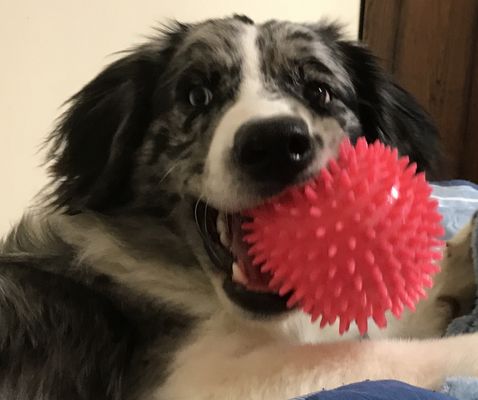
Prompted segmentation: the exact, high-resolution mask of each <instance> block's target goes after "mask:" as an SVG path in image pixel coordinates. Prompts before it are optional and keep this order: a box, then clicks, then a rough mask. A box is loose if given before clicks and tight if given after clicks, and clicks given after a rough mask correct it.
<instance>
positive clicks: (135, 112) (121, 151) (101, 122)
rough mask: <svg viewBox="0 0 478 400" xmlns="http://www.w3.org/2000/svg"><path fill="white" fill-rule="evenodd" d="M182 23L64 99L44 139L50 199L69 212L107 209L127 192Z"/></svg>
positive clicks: (122, 201) (120, 201)
mask: <svg viewBox="0 0 478 400" xmlns="http://www.w3.org/2000/svg"><path fill="white" fill-rule="evenodd" d="M185 29H186V28H185V26H183V25H180V24H176V25H174V27H173V28H170V29H169V30H167V31H163V32H162V33H163V35H162V38H156V39H155V41H154V42H153V43H152V44H151V45H149V46H143V47H140V48H138V49H136V50H135V51H133V52H131V53H130V54H129V55H127V56H125V57H124V58H122V59H120V60H118V61H116V62H114V63H113V64H111V65H110V66H108V67H107V68H106V69H105V70H103V71H102V72H101V73H100V74H99V75H98V76H97V77H96V78H94V79H93V80H92V81H91V82H90V83H88V84H87V85H86V86H85V87H84V88H83V89H81V90H80V91H79V92H78V93H77V94H76V95H74V96H73V97H72V98H71V99H70V100H69V108H68V110H67V111H66V112H65V113H64V115H63V116H62V118H61V119H60V121H59V124H58V126H57V128H56V130H55V131H54V132H53V134H52V135H51V137H50V140H49V142H50V143H51V144H52V148H51V150H50V153H49V159H50V161H51V166H50V174H51V176H52V178H53V183H54V185H55V191H54V193H53V194H52V203H53V205H55V206H56V207H58V208H64V209H65V211H66V212H68V213H76V212H81V211H82V210H84V209H91V210H95V211H106V210H108V209H111V208H113V207H115V206H118V205H120V204H123V203H124V202H126V201H127V200H128V199H129V198H130V197H131V195H132V193H131V190H130V187H129V178H130V175H131V172H132V167H133V165H132V164H133V161H134V154H135V150H136V149H137V148H138V147H139V146H140V145H141V143H142V140H143V137H144V135H145V133H146V131H147V129H148V127H149V125H150V123H151V120H152V112H153V106H154V105H153V101H152V99H153V97H154V96H155V93H154V92H155V89H156V87H157V84H158V82H159V80H160V79H161V78H160V76H161V72H162V71H163V70H164V68H165V65H166V64H167V62H168V59H169V58H170V57H171V53H172V51H173V48H174V45H175V43H177V40H178V38H177V36H178V35H180V33H182V32H184V31H185ZM159 43H161V48H159V47H160V45H159Z"/></svg>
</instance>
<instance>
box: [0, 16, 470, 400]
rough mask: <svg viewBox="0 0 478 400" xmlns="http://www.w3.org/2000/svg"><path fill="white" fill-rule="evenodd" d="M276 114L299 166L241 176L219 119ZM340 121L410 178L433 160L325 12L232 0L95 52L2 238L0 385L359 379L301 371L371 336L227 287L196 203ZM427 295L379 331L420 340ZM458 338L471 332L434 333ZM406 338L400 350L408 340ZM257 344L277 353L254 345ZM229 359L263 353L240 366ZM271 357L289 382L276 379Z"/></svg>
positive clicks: (215, 199)
mask: <svg viewBox="0 0 478 400" xmlns="http://www.w3.org/2000/svg"><path fill="white" fill-rule="evenodd" d="M277 119H280V121H282V122H283V121H284V119H285V120H286V123H287V124H290V123H291V122H290V121H292V120H293V123H296V122H295V121H296V120H297V119H300V120H301V121H302V122H301V125H300V127H301V129H302V130H304V131H305V132H306V133H305V136H306V137H307V139H306V140H305V142H304V138H302V139H301V142H300V143H306V146H308V147H310V149H312V150H311V151H308V154H309V153H310V154H309V155H308V157H309V159H308V162H307V165H304V166H303V167H301V169H300V171H299V172H297V173H294V174H293V175H292V174H288V170H287V169H284V170H281V174H280V176H276V177H274V182H271V181H269V180H268V179H264V178H263V175H261V174H262V172H263V171H262V172H261V171H257V170H254V172H253V174H254V176H253V177H251V176H252V175H251V171H250V170H247V171H246V172H245V169H244V168H242V167H243V165H242V164H240V163H239V162H238V161H237V159H236V158H235V156H231V154H230V153H231V152H233V150H231V149H234V148H235V146H236V142H237V138H236V136H237V135H236V134H237V132H239V131H240V130H241V128H242V127H243V126H246V125H247V124H250V123H251V121H252V123H255V122H256V121H266V122H267V121H271V120H273V121H274V122H273V123H277V124H278V123H279V122H277V121H276V120H277ZM282 122H280V123H282ZM268 123H269V122H268ZM247 126H250V125H247ZM274 126H279V125H274ZM280 126H282V125H280ZM345 135H349V136H350V137H352V139H354V138H356V137H358V136H361V135H365V136H366V137H367V138H368V139H369V140H370V141H373V140H375V139H380V140H382V141H384V142H386V143H389V144H392V145H394V146H396V147H398V149H399V151H400V152H401V153H402V154H406V155H408V156H409V157H410V159H411V160H412V161H415V162H417V164H418V166H419V168H420V169H421V170H424V171H427V173H428V174H429V176H432V174H433V173H434V171H435V168H436V165H437V158H438V157H437V155H438V153H439V152H438V149H437V135H436V131H435V128H434V127H433V124H432V123H431V121H430V119H429V117H428V116H427V115H426V113H425V112H424V111H423V110H422V109H421V108H420V107H419V106H418V105H417V103H416V102H415V101H414V100H413V99H412V98H411V97H410V96H409V95H408V94H407V93H406V92H405V91H403V90H402V89H400V88H399V87H398V86H397V85H396V84H394V83H393V81H392V80H391V78H390V77H389V76H387V75H386V74H385V73H384V72H383V71H381V70H380V68H379V67H378V65H377V63H376V60H375V59H374V58H373V56H372V55H371V54H370V53H369V52H368V50H367V49H366V48H364V47H363V46H362V45H360V44H357V43H353V42H350V41H346V40H344V39H343V38H342V36H341V34H340V30H339V28H338V27H337V26H335V25H334V24H328V23H317V24H296V23H289V22H281V21H269V22H266V23H264V24H255V23H254V22H253V21H251V20H250V19H248V18H247V17H242V16H234V17H232V18H226V19H218V20H208V21H205V22H203V23H198V24H180V23H175V24H172V25H171V26H170V27H168V28H164V29H162V30H160V31H159V32H158V33H157V34H156V35H155V36H154V37H152V38H151V39H150V40H149V41H148V42H147V43H145V44H144V45H141V46H139V47H136V48H134V49H133V50H131V51H129V52H127V54H126V55H124V56H123V57H122V58H120V59H119V60H118V61H116V62H114V63H113V64H111V65H110V66H108V67H106V68H105V69H104V70H103V71H102V72H101V73H100V74H99V75H98V76H97V77H96V78H94V79H93V80H92V81H91V82H89V83H88V84H87V85H86V86H85V87H84V88H83V89H81V90H80V91H79V92H78V93H77V94H76V95H74V96H73V97H72V98H71V99H70V101H69V103H68V109H67V110H66V112H65V113H64V115H63V116H62V118H61V119H60V121H59V123H58V126H57V128H56V130H55V131H54V132H53V133H52V135H51V137H50V138H49V141H48V143H49V146H50V152H49V161H50V173H51V177H52V180H51V184H50V185H49V186H48V188H46V191H45V195H44V197H43V199H44V202H43V205H42V207H40V208H39V210H38V211H36V212H34V213H33V214H31V215H25V217H24V218H23V219H22V221H20V222H19V223H18V225H17V226H16V227H15V228H14V229H13V230H12V232H10V233H9V234H8V235H7V236H6V237H5V239H4V241H3V244H2V246H1V256H0V289H1V290H0V360H1V361H0V397H1V398H5V399H7V398H8V399H12V400H13V399H15V400H33V399H34V400H46V399H48V400H54V399H71V400H75V399H105V400H106V399H108V400H109V399H111V400H120V399H121V400H133V399H138V400H140V399H141V400H143V399H168V400H169V399H186V398H188V399H189V398H196V399H216V398H221V399H222V398H230V399H239V398H251V399H252V398H263V399H272V398H287V397H288V396H292V395H297V394H301V393H304V392H305V391H309V390H314V389H320V388H322V386H324V385H326V383H324V381H323V380H321V379H318V378H317V376H315V375H314V378H313V379H311V376H309V375H307V374H306V375H303V371H304V370H308V371H309V372H310V373H312V372H314V371H315V372H317V371H319V372H317V374H318V376H323V379H325V382H327V385H328V386H333V385H334V384H339V381H340V379H342V380H341V381H340V382H342V381H343V383H345V381H347V380H351V379H360V378H367V377H370V378H374V377H381V376H380V374H379V372H377V371H376V370H369V369H367V368H361V370H362V371H363V373H364V374H365V373H366V371H368V372H367V373H368V375H366V376H362V375H361V374H360V373H355V374H353V373H352V375H350V376H346V375H343V378H340V379H339V381H337V380H334V379H335V378H334V379H330V377H328V375H327V374H328V372H326V371H322V370H317V371H316V370H315V369H314V368H313V365H315V364H317V365H321V364H323V365H324V366H328V365H331V364H330V362H329V361H327V354H328V352H329V351H331V350H334V351H333V352H332V354H335V353H336V354H339V353H340V354H342V353H343V351H344V350H346V353H347V354H348V353H350V354H354V353H355V352H354V349H355V348H356V347H357V348H358V350H360V346H372V344H360V343H361V342H349V343H348V344H347V345H346V346H348V347H341V344H340V343H341V342H337V343H334V344H332V345H331V346H332V347H321V346H322V345H321V344H320V343H321V342H325V341H326V340H330V338H331V337H332V338H335V336H334V334H333V332H335V330H334V329H335V328H333V327H332V328H330V329H329V330H328V331H327V330H324V331H319V330H318V328H317V327H316V326H311V325H310V324H309V323H308V322H307V319H306V318H303V317H302V316H301V315H300V314H299V313H298V312H296V311H289V312H288V311H286V309H285V307H284V304H283V303H284V302H283V300H282V299H280V298H278V296H276V295H274V294H270V293H255V292H253V291H250V290H247V288H246V287H244V286H241V285H238V283H237V281H234V279H235V278H234V271H232V270H231V265H232V263H233V261H234V260H233V255H231V254H230V252H229V251H227V249H224V248H222V247H224V246H220V245H219V243H218V242H217V240H216V241H215V240H214V237H213V236H215V235H214V234H211V226H210V225H208V224H210V220H211V215H213V216H214V218H217V215H218V214H219V215H221V214H224V213H228V214H233V213H237V212H238V211H240V210H241V209H242V208H244V207H248V206H251V205H254V204H257V203H258V202H260V201H261V200H263V199H264V198H266V197H268V196H270V195H273V194H275V193H277V192H279V191H280V190H282V189H283V188H284V187H286V186H288V185H291V184H294V183H298V182H301V181H303V180H304V179H307V177H309V176H311V175H312V174H314V173H316V172H317V171H318V170H319V169H320V168H321V167H322V166H323V165H324V164H325V163H326V162H327V160H328V159H329V158H330V157H331V156H333V154H335V151H336V149H337V144H338V143H339V142H340V140H341V139H342V138H343V137H344V136H345ZM270 140H276V139H274V138H272V139H270ZM263 150H264V149H261V151H263ZM265 150H266V151H268V149H265ZM246 156H247V154H246ZM256 161H257V160H256ZM241 165H242V166H241ZM256 169H257V168H256ZM258 176H260V179H256V178H257V177H258ZM285 176H287V181H284V180H283V179H284V177H285ZM215 222H216V221H215V220H214V222H213V225H215ZM197 225H199V227H198V226H197ZM198 228H199V229H198ZM218 233H219V232H216V235H217V234H218ZM216 239H217V238H216ZM433 301H434V297H433V296H432V300H430V301H429V302H428V303H426V304H427V305H426V306H425V309H426V310H427V311H426V315H427V317H426V318H425V317H424V318H422V320H421V323H420V327H417V326H407V324H406V319H405V321H404V322H403V323H402V324H399V325H398V328H396V329H395V328H394V329H395V330H394V329H391V330H390V331H391V332H392V333H390V335H395V336H421V337H427V336H439V335H440V334H441V333H442V331H443V329H444V327H445V326H446V323H447V322H448V320H449V318H450V315H449V312H448V308H447V307H446V305H443V304H442V303H440V304H439V305H437V304H435V303H434V302H433ZM428 320H430V321H431V320H433V323H431V322H430V323H428V322H427V321H428ZM349 337H354V332H352V333H351V334H350V336H349ZM453 340H455V341H456V343H455V342H452V341H453ZM459 340H463V343H465V344H466V343H468V342H471V341H474V342H473V343H475V344H476V343H477V342H478V339H477V338H476V337H472V336H470V337H466V338H465V339H449V342H446V343H450V346H453V345H454V346H456V347H459V346H462V343H461V342H458V341H459ZM301 343H307V344H301ZM310 343H319V344H317V345H315V346H316V347H313V348H310V346H311V345H310ZM379 343H381V344H380V345H379V347H378V348H377V349H378V350H377V351H378V353H377V357H382V358H388V355H389V350H388V347H386V344H387V343H388V342H379ZM417 343H418V342H416V343H415V342H412V344H411V345H410V346H415V347H413V348H412V347H410V349H407V348H405V349H404V350H403V352H405V353H406V352H407V351H412V352H413V353H420V351H422V350H417V347H416V346H417ZM388 345H389V346H390V349H391V350H390V352H391V353H392V356H390V358H391V359H392V360H393V352H394V350H393V343H390V344H388ZM274 346H276V347H274ZM334 346H335V347H334ZM380 346H382V347H383V349H382V347H380ZM427 346H428V347H427ZM430 346H433V344H431V343H429V342H426V343H425V344H423V349H424V350H423V351H429V349H430ZM443 346H446V344H443ZM475 348H476V346H475ZM255 349H257V352H255V351H254V350H255ZM270 349H275V350H273V352H272V353H273V354H275V355H276V356H277V359H275V358H274V360H276V361H273V362H271V361H267V360H268V356H267V354H268V351H269V350H270ZM277 349H280V350H279V353H281V352H282V351H283V353H284V355H283V357H286V358H285V359H284V358H281V357H282V356H279V355H278V350H277ZM374 349H375V348H371V350H372V351H370V349H368V348H367V349H366V350H363V351H364V352H365V353H368V354H370V353H373V352H374V351H375V350H374ZM420 349H421V348H420ZM381 351H383V353H381ZM316 352H318V353H319V355H318V358H316V359H315V361H314V362H312V363H311V362H310V361H307V357H305V353H310V354H312V355H313V354H315V353H316ZM287 357H289V358H287ZM314 357H315V356H314ZM358 359H360V356H359V357H358ZM236 360H237V363H235V361H236ZM297 360H303V362H302V361H300V362H299V361H297ZM275 362H277V363H279V364H280V363H282V367H284V366H285V365H287V370H284V371H282V369H281V367H280V365H279V364H278V365H277V368H276V370H274V368H273V366H274V365H275V364H274V363H275ZM350 362H353V363H355V359H353V360H352V361H350ZM364 362H367V360H364ZM261 363H262V364H261ZM264 363H265V364H264ZM297 363H299V365H302V366H301V367H298V366H297ZM438 363H439V362H438ZM370 364H372V363H370ZM477 364H478V362H477ZM244 365H245V366H246V367H244ZM247 365H262V366H263V367H262V370H256V369H254V368H252V367H251V369H250V371H249V373H245V370H247V369H248V367H247ZM264 365H268V366H269V367H270V369H271V371H270V375H263V374H264V373H265V372H266V369H267V368H265V367H264ZM357 365H358V366H360V365H361V364H360V361H357ZM294 368H298V371H299V372H297V371H296V372H294ZM416 368H417V369H419V368H422V369H424V370H425V369H426V368H427V366H426V365H421V364H420V363H417V367H416ZM466 368H467V367H466V364H464V365H463V369H465V370H466ZM327 370H330V368H329V367H327ZM392 370H393V368H392ZM274 371H275V372H274ZM289 372H290V379H292V381H293V382H295V383H288V384H287V385H284V384H281V381H282V380H283V378H281V376H282V375H281V374H282V373H284V374H285V373H287V376H289ZM315 372H314V373H315ZM466 372H467V373H468V374H478V371H477V370H476V368H475V369H473V370H470V368H468V370H466ZM383 374H384V375H385V376H383V377H387V378H398V379H400V378H402V379H404V380H408V381H412V383H419V384H421V385H423V386H427V387H436V386H437V385H438V384H439V383H440V379H441V377H442V375H443V374H441V373H437V374H436V375H434V376H432V377H430V378H429V379H428V378H427V379H425V380H423V382H413V379H412V378H409V376H407V375H404V376H401V375H400V374H399V373H394V372H390V370H389V369H387V368H384V372H383ZM337 376H342V375H341V373H340V372H337ZM294 377H295V378H294ZM230 379H231V380H230ZM337 379H338V378H337ZM236 384H237V385H236Z"/></svg>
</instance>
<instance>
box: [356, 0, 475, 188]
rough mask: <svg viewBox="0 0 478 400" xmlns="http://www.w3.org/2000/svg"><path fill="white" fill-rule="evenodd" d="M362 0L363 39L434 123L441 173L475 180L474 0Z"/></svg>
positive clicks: (451, 176) (444, 176) (448, 176)
mask: <svg viewBox="0 0 478 400" xmlns="http://www.w3.org/2000/svg"><path fill="white" fill-rule="evenodd" d="M363 1H364V2H365V3H364V5H363V7H364V21H363V31H362V37H363V40H364V41H365V42H366V43H367V44H368V45H369V47H370V48H371V50H372V51H373V52H374V53H375V54H376V55H377V56H378V57H379V58H380V59H381V63H382V65H383V66H384V67H385V69H386V70H387V71H389V72H391V73H392V74H393V75H394V76H395V79H396V80H397V81H398V82H399V83H400V84H401V85H402V86H403V87H404V88H405V89H406V90H408V91H409V92H410V93H412V94H413V95H414V96H415V97H416V98H417V99H418V101H419V102H420V103H421V104H422V105H423V106H424V107H425V109H426V110H428V112H429V113H430V114H431V115H432V117H433V119H434V120H435V122H436V123H437V126H438V129H439V132H440V137H441V143H442V148H443V150H444V153H445V156H446V159H447V164H448V167H449V168H448V169H449V172H448V173H445V174H444V175H443V176H442V178H464V179H472V180H474V181H475V182H478V154H476V155H475V153H477V152H478V104H477V102H478V44H477V43H476V42H477V35H478V0H363Z"/></svg>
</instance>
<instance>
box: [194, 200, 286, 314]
mask: <svg viewBox="0 0 478 400" xmlns="http://www.w3.org/2000/svg"><path fill="white" fill-rule="evenodd" d="M194 214H195V219H196V224H197V226H198V228H199V231H200V233H201V236H202V239H203V242H204V246H205V248H206V250H207V252H208V255H209V257H210V259H211V261H212V263H213V264H214V266H215V267H216V269H217V272H218V273H220V274H222V275H223V276H224V283H223V289H224V291H225V293H226V294H227V295H228V296H229V298H230V299H231V300H232V301H233V302H234V303H236V304H237V305H239V306H240V307H242V308H243V309H245V310H247V311H249V312H252V313H254V314H260V315H271V314H277V313H282V312H285V311H287V310H288V308H287V305H286V304H287V296H279V295H278V294H277V293H276V292H275V291H274V290H272V289H271V288H270V287H269V282H270V280H271V278H272V277H271V275H270V274H269V273H264V272H262V271H261V269H260V266H255V265H253V263H252V259H251V257H250V256H249V254H248V251H249V245H248V244H247V243H246V242H245V241H244V240H243V235H244V232H243V230H242V224H243V222H244V221H245V219H244V217H243V216H242V215H241V214H239V213H233V214H229V213H224V212H221V211H219V210H217V209H215V208H212V207H211V206H209V205H207V204H206V203H204V202H201V201H198V202H196V204H195V208H194Z"/></svg>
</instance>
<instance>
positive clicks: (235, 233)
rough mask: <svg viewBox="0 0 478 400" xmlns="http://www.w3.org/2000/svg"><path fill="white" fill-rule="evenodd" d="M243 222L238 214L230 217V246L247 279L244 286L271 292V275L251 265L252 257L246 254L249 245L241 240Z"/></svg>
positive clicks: (258, 290)
mask: <svg viewBox="0 0 478 400" xmlns="http://www.w3.org/2000/svg"><path fill="white" fill-rule="evenodd" d="M243 222H244V220H243V218H242V217H241V216H240V215H238V214H235V215H234V216H233V217H232V218H231V238H232V246H231V247H232V252H233V254H234V256H235V257H236V259H237V264H238V266H239V268H240V269H241V271H242V272H243V274H244V276H245V277H246V279H247V283H245V284H244V286H245V287H246V288H247V289H249V290H253V291H257V292H273V290H272V289H271V288H270V287H269V282H270V280H271V278H272V275H271V274H270V273H263V272H261V270H260V268H259V267H257V266H253V265H252V258H251V257H250V256H249V254H247V253H248V250H249V245H248V244H247V243H246V242H245V241H244V240H243V231H242V223H243Z"/></svg>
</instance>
